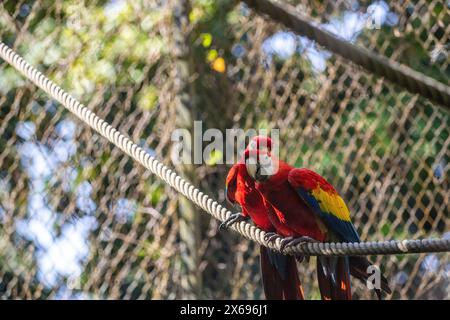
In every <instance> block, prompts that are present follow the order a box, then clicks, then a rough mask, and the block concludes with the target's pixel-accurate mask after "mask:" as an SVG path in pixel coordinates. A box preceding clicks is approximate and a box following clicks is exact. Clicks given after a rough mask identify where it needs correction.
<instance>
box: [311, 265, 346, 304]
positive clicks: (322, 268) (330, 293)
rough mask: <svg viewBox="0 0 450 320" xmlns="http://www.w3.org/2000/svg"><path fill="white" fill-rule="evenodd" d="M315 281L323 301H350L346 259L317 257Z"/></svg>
mask: <svg viewBox="0 0 450 320" xmlns="http://www.w3.org/2000/svg"><path fill="white" fill-rule="evenodd" d="M317 279H318V282H319V289H320V294H321V296H322V299H323V300H351V299H352V290H351V285H350V271H349V263H348V258H347V257H339V258H336V257H318V258H317Z"/></svg>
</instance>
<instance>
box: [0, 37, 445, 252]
mask: <svg viewBox="0 0 450 320" xmlns="http://www.w3.org/2000/svg"><path fill="white" fill-rule="evenodd" d="M0 56H1V57H2V58H3V59H4V60H5V61H6V62H8V63H9V64H10V65H11V66H13V67H14V68H16V69H17V70H18V71H19V72H20V73H22V74H23V75H24V76H25V77H26V78H28V79H29V80H31V81H32V82H33V83H34V84H35V85H36V86H38V87H39V88H41V89H42V90H44V91H45V92H46V93H47V94H49V95H50V96H51V97H52V98H54V99H55V100H57V101H59V102H60V103H61V104H62V105H63V106H64V107H65V108H67V109H68V110H69V111H71V112H72V113H73V114H74V115H76V116H77V117H78V118H79V119H80V120H81V121H83V122H84V123H86V124H88V125H89V126H90V127H91V128H92V129H94V130H95V131H97V132H98V133H100V134H101V135H102V136H104V137H105V138H106V139H108V140H109V141H110V142H112V143H113V144H114V145H115V146H116V147H118V148H120V149H121V150H122V151H123V152H125V153H126V154H128V155H129V156H131V157H132V158H133V159H135V160H136V161H137V162H139V163H140V164H142V165H143V166H144V167H145V168H147V169H148V170H150V171H151V172H152V173H153V174H156V175H157V176H158V177H160V178H161V179H162V180H164V181H165V182H166V183H168V184H169V185H171V186H172V187H173V188H175V189H176V190H177V191H178V192H180V193H181V194H183V195H184V196H185V197H187V198H188V199H189V200H191V201H192V202H194V203H195V204H196V205H198V206H199V207H200V208H202V209H203V210H205V211H206V212H208V213H209V214H211V215H212V216H214V217H215V218H216V219H219V220H220V221H224V220H226V219H227V218H229V217H230V215H231V214H232V213H231V212H230V211H229V210H227V209H226V208H225V207H223V206H221V205H220V204H219V203H218V202H217V201H215V200H213V199H212V198H211V197H209V196H208V195H206V194H204V193H203V192H201V191H200V190H199V189H198V188H196V187H194V186H193V185H192V184H191V183H189V182H188V181H186V180H185V179H183V178H181V177H180V176H179V175H178V174H177V173H176V172H174V171H173V170H171V169H169V168H168V167H167V166H165V165H164V164H162V163H161V162H160V161H158V160H157V159H155V158H154V157H152V156H151V155H149V154H148V153H147V152H146V151H145V150H144V149H142V148H141V147H139V146H138V145H137V144H135V143H133V142H132V141H131V140H130V139H128V138H127V137H126V136H125V135H123V134H122V133H120V132H119V131H117V130H116V129H115V128H113V127H112V126H111V125H109V124H108V123H107V122H105V121H104V120H103V119H101V118H99V117H98V116H97V115H96V114H95V113H93V112H91V111H90V110H89V109H88V108H86V107H85V106H84V105H83V104H81V103H80V102H78V101H77V100H76V99H75V98H73V97H72V96H70V95H69V94H68V93H66V92H65V91H64V90H62V89H61V88H60V87H59V86H58V85H56V84H55V83H54V82H52V81H51V80H50V79H48V78H47V77H45V76H44V75H43V74H42V73H41V72H39V71H38V70H36V69H35V68H34V67H33V66H31V65H30V64H28V63H27V62H26V61H25V60H24V59H22V57H20V56H19V55H18V54H17V53H15V52H14V51H13V50H11V49H10V48H9V47H8V46H6V45H5V44H4V43H3V42H1V41H0ZM231 228H232V229H234V230H236V231H237V232H238V233H240V234H241V235H243V236H244V237H246V238H247V239H250V240H253V241H256V242H257V243H259V244H262V245H264V246H266V247H269V248H271V249H274V250H277V251H280V241H281V239H282V238H281V237H278V238H277V239H276V240H275V241H273V242H267V241H265V240H264V235H265V234H266V233H265V232H264V231H263V230H261V229H259V228H257V227H255V226H254V225H252V224H250V223H249V222H246V221H241V222H239V223H235V224H233V226H232V227H231ZM448 251H450V239H423V240H401V241H396V240H392V241H378V242H359V243H308V244H303V245H296V246H292V247H288V248H286V249H285V251H284V252H285V253H288V254H306V255H327V256H343V255H370V254H399V253H422V252H448Z"/></svg>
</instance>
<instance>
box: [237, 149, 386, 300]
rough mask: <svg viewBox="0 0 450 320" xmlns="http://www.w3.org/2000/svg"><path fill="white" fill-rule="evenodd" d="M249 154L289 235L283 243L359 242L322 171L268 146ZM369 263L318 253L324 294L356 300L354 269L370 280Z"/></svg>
mask: <svg viewBox="0 0 450 320" xmlns="http://www.w3.org/2000/svg"><path fill="white" fill-rule="evenodd" d="M245 157H246V167H247V172H248V173H249V174H250V175H251V176H252V177H253V178H254V179H255V180H256V181H257V182H256V184H255V186H256V189H257V190H258V191H259V192H260V193H261V195H262V196H263V200H264V204H265V207H266V209H267V212H268V214H269V219H270V220H271V222H272V225H273V226H274V227H275V230H276V232H277V233H278V234H279V235H282V236H284V237H286V238H285V239H284V240H283V241H282V247H285V246H286V245H293V244H295V243H301V242H306V241H320V242H359V241H360V238H359V236H358V233H357V232H356V230H355V228H354V226H353V224H352V222H351V220H350V213H349V210H348V208H347V206H346V204H345V202H344V201H343V199H342V198H341V197H340V196H339V194H338V193H337V192H336V190H335V189H334V188H333V186H332V185H331V184H330V183H328V182H327V181H326V180H325V179H324V178H323V177H321V176H320V175H319V174H317V173H315V172H313V171H311V170H308V169H304V168H302V169H296V168H293V167H291V166H290V165H288V164H286V163H284V162H283V161H281V160H278V159H276V158H275V157H274V156H272V155H271V154H270V151H267V150H247V151H246V153H245ZM249 159H252V161H249ZM270 238H273V237H272V236H270V237H269V239H270ZM370 265H371V264H370V262H369V261H368V260H367V259H366V258H365V257H356V256H352V257H324V256H320V257H318V259H317V276H318V281H319V288H320V291H321V296H322V299H333V300H334V299H345V300H349V299H351V298H352V295H351V287H350V274H352V275H353V276H354V277H356V278H358V279H360V280H362V281H366V280H367V278H368V277H369V274H367V267H369V266H370ZM380 280H381V289H382V290H384V291H385V292H387V293H390V292H391V291H390V289H389V286H388V283H387V280H386V278H384V277H383V276H381V279H380ZM376 293H377V295H378V297H379V298H381V290H380V289H378V288H377V289H376Z"/></svg>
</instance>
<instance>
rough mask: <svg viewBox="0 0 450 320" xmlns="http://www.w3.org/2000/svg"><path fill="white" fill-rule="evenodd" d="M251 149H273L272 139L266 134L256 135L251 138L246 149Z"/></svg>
mask: <svg viewBox="0 0 450 320" xmlns="http://www.w3.org/2000/svg"><path fill="white" fill-rule="evenodd" d="M247 150H249V151H251V150H259V151H268V152H270V151H271V150H272V139H270V138H269V137H266V136H255V137H253V138H252V139H251V140H250V143H249V144H248V146H247V148H246V149H245V151H247Z"/></svg>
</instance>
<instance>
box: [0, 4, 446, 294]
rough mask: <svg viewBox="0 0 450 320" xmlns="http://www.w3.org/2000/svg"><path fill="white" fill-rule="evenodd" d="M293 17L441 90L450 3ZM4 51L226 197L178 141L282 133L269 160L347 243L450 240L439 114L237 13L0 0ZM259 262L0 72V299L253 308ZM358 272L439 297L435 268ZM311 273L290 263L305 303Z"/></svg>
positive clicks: (413, 262) (232, 9)
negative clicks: (197, 123)
mask: <svg viewBox="0 0 450 320" xmlns="http://www.w3.org/2000/svg"><path fill="white" fill-rule="evenodd" d="M290 3H291V4H293V5H295V6H296V8H297V9H298V10H300V11H302V12H304V13H306V14H308V15H309V16H311V17H312V18H313V19H315V20H316V21H317V22H318V23H320V24H321V25H322V27H323V28H325V29H327V30H329V31H331V32H333V33H336V34H337V35H339V36H341V37H343V38H344V39H345V40H347V41H351V42H354V43H355V44H357V45H360V46H364V47H366V48H368V49H370V50H374V51H376V52H378V53H380V54H383V55H385V56H387V57H389V58H391V59H393V60H396V61H398V62H400V63H403V64H405V65H408V66H410V67H412V68H413V69H415V70H417V71H420V72H422V73H424V74H426V75H428V76H431V77H433V78H435V79H437V80H439V81H441V82H443V83H445V84H447V85H449V84H450V66H449V62H450V58H449V51H450V3H447V2H445V1H396V2H395V3H391V4H389V5H388V4H387V3H386V2H384V1H326V0H323V1H303V0H302V1H291V2H290ZM0 39H1V40H2V41H3V42H5V43H6V44H8V45H9V46H10V47H12V48H14V49H15V50H17V51H18V52H19V53H20V54H21V55H22V56H24V58H25V59H26V60H27V61H28V62H30V63H31V64H33V65H35V66H37V67H38V68H39V69H40V70H42V71H44V72H45V73H46V74H47V75H48V76H49V77H50V78H51V79H52V80H54V81H55V82H57V83H59V84H61V86H62V87H63V88H64V89H66V90H67V91H68V92H70V93H71V94H73V95H74V96H75V97H76V98H78V99H79V100H80V101H81V102H83V103H85V104H86V106H87V107H89V108H90V109H91V110H93V111H94V112H96V113H97V114H98V115H99V116H100V117H102V118H104V119H106V120H107V121H109V122H110V123H111V124H112V125H113V126H115V127H117V128H118V129H119V130H120V131H122V132H125V133H126V134H128V135H129V136H130V137H131V139H132V140H133V141H135V142H138V143H139V144H140V145H141V146H143V147H144V148H146V149H147V150H148V151H149V152H150V153H152V154H155V155H156V156H157V157H158V158H159V159H161V160H163V161H164V162H165V163H166V164H168V165H170V166H172V167H175V168H176V170H177V171H178V172H181V173H182V174H183V175H185V176H186V177H187V178H188V179H189V180H191V181H193V183H194V184H196V185H198V186H200V188H201V189H202V190H205V191H206V192H207V193H209V194H211V195H212V196H214V197H215V198H217V199H219V200H221V201H223V202H225V199H224V181H225V176H226V173H227V170H228V169H229V167H227V166H226V165H223V164H220V159H221V156H224V155H220V154H218V153H215V154H212V155H211V157H210V159H209V161H207V163H205V164H203V165H195V166H194V165H191V166H187V165H183V166H179V165H177V166H176V165H174V164H173V163H172V158H171V152H172V143H171V134H172V132H173V130H175V129H176V128H187V129H188V130H190V129H192V123H193V121H194V120H202V121H203V129H204V130H206V129H207V128H219V129H221V130H225V129H226V128H243V129H249V128H266V129H271V128H280V134H281V147H280V151H281V157H282V158H283V159H286V161H287V162H289V163H291V164H293V165H295V166H305V167H309V168H311V169H313V170H315V171H317V172H319V173H320V174H322V175H324V176H325V177H327V179H328V180H329V181H330V182H332V183H333V184H334V185H335V186H336V188H337V189H338V190H339V191H340V193H341V195H342V196H343V198H344V199H345V200H346V201H347V203H348V206H349V208H350V210H351V212H352V218H353V222H354V223H355V225H356V228H357V230H358V231H359V233H360V234H361V238H362V239H363V240H366V241H369V240H387V239H410V238H424V237H439V238H442V237H449V236H450V233H449V211H448V206H449V191H448V190H449V180H448V169H449V166H450V164H449V163H450V148H449V144H450V138H449V131H450V129H449V128H450V118H449V111H448V108H445V106H444V107H443V106H438V105H433V104H431V103H430V102H429V101H427V100H425V99H423V98H421V97H420V96H417V95H411V94H409V93H408V92H406V91H403V90H402V89H401V88H400V87H398V86H396V85H395V84H393V83H391V82H386V81H384V80H383V79H380V78H377V77H374V76H372V75H371V74H369V73H367V72H365V71H364V70H362V69H360V68H359V67H356V66H354V65H352V64H351V63H349V62H348V61H346V60H345V59H343V58H341V57H338V56H335V55H332V54H331V53H329V52H328V51H327V50H326V48H322V47H319V46H317V45H316V44H315V43H314V42H313V41H310V40H308V39H306V38H304V37H300V36H297V35H295V34H293V33H291V32H289V31H287V30H285V29H283V28H282V26H281V25H279V24H277V23H276V22H275V21H272V20H270V19H268V18H266V17H262V16H259V15H257V14H255V13H254V12H252V11H251V10H250V9H249V8H247V7H246V6H245V5H243V4H241V3H238V2H232V1H209V0H202V1H200V0H191V1H187V0H183V1H181V0H172V1H164V0H161V1H156V0H154V1H124V0H110V1H103V0H96V1H71V0H68V1H47V0H41V1H22V0H21V1H3V2H2V3H0ZM258 253H259V250H258V248H257V246H256V245H255V244H254V243H252V242H249V241H246V240H243V239H242V238H241V237H239V236H238V235H236V234H234V233H232V232H219V231H218V221H216V220H214V219H211V218H210V217H209V216H208V215H206V214H204V213H202V212H200V210H198V209H197V208H195V207H193V205H192V204H190V203H189V202H188V201H187V200H185V199H183V198H181V197H180V196H179V195H178V194H177V193H176V192H174V191H173V190H171V189H170V188H169V187H168V186H166V185H164V184H163V183H162V182H160V181H159V180H157V179H156V178H154V177H153V176H151V175H150V174H149V173H148V172H146V171H145V170H143V169H142V168H141V167H140V166H138V165H136V164H135V163H133V161H132V160H130V159H129V158H128V157H127V156H124V155H123V154H122V153H121V152H120V151H119V150H118V149H117V148H114V147H112V146H111V145H110V144H109V143H107V142H106V141H105V140H104V139H103V138H101V137H100V136H99V135H97V134H96V133H94V132H93V131H91V130H89V129H88V128H86V127H85V126H83V125H82V124H81V123H80V122H78V121H77V120H75V119H74V118H73V117H72V116H71V115H70V114H68V113H67V112H66V111H65V110H64V109H63V108H62V107H61V106H59V105H57V104H56V103H55V102H54V101H52V100H51V99H49V98H48V97H47V96H46V95H45V94H43V93H42V92H41V91H39V90H37V89H36V88H35V87H34V86H33V85H31V84H30V83H29V82H27V81H25V80H24V79H23V78H22V77H21V76H19V74H18V73H17V72H16V71H15V70H13V68H11V67H9V66H8V65H7V64H6V63H4V62H3V61H1V62H0V297H1V298H2V299H10V298H23V299H61V298H71V299H74V298H88V299H105V298H116V299H117V298H123V299H167V298H168V299H173V298H209V299H226V298H242V299H254V298H263V297H264V294H263V292H262V286H261V283H260V275H259V258H258ZM369 258H370V259H371V261H373V262H375V263H377V264H379V265H380V266H381V268H382V270H383V273H384V274H385V275H386V276H387V278H388V279H389V280H390V284H391V287H392V289H393V294H392V295H391V296H389V297H388V298H392V299H407V298H408V299H448V298H450V291H449V288H450V278H449V276H450V260H449V255H448V253H446V254H420V255H396V256H373V257H369ZM314 260H315V259H311V262H310V263H309V264H307V263H302V264H300V265H299V270H300V274H301V279H302V280H303V283H304V287H305V293H306V296H307V298H309V299H318V298H319V297H320V295H319V293H318V289H317V281H316V279H315V270H314V267H315V261H314ZM353 285H354V288H353V292H354V297H355V298H357V299H369V298H374V293H373V292H370V291H369V290H368V289H367V288H366V287H365V286H364V285H363V284H361V283H359V282H357V281H354V282H353Z"/></svg>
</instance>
